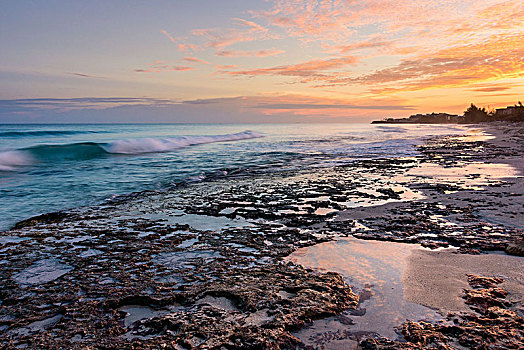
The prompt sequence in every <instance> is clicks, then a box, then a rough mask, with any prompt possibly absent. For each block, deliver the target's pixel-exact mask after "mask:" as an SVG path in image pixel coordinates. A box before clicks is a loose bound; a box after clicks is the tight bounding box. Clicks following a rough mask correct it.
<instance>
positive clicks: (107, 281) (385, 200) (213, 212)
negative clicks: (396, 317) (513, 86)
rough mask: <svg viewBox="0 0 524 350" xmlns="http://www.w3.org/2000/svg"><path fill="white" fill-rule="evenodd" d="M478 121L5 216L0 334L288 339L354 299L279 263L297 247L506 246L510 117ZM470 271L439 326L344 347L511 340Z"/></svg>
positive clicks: (174, 341)
mask: <svg viewBox="0 0 524 350" xmlns="http://www.w3.org/2000/svg"><path fill="white" fill-rule="evenodd" d="M489 128H490V129H489V130H488V131H489V133H493V134H495V135H496V136H497V137H496V138H495V139H491V140H488V139H485V138H484V137H480V136H482V135H481V134H479V133H471V134H469V135H466V137H441V138H436V139H430V140H427V142H426V143H425V144H423V145H420V146H419V147H418V148H419V151H420V155H419V156H417V157H412V158H403V159H378V160H361V161H355V162H353V163H350V164H346V165H342V166H337V167H333V168H318V169H316V171H315V172H313V173H312V172H310V171H309V172H307V171H300V172H292V171H281V172H278V173H270V174H267V173H264V172H261V173H251V174H247V175H246V174H237V175H232V176H229V177H227V178H218V179H215V180H213V181H207V182H202V183H192V184H183V185H179V186H176V187H174V188H172V189H169V190H167V191H162V192H150V193H143V194H136V195H132V196H127V197H125V198H124V197H122V198H119V199H117V200H115V201H114V202H111V203H106V204H104V205H100V206H97V207H89V208H79V209H75V210H71V211H67V212H62V213H54V214H47V215H42V216H40V217H36V218H32V219H29V220H26V221H23V222H20V223H18V224H17V225H16V226H15V227H14V228H13V229H12V230H10V231H6V232H3V233H1V234H0V267H1V269H0V278H1V280H2V281H3V282H2V284H1V286H0V344H1V347H3V348H8V349H10V348H23V347H28V348H73V349H74V348H78V349H84V348H100V349H104V348H108V349H109V348H134V349H151V348H154V349H156V348H175V349H176V348H181V349H182V348H217V349H218V348H231V349H232V348H282V349H284V348H297V347H303V346H304V345H303V344H302V343H301V341H300V340H299V339H298V338H296V337H295V336H293V335H292V332H293V331H296V330H299V329H301V328H302V327H304V326H305V325H306V324H308V323H311V322H313V321H314V320H318V319H322V318H325V317H328V316H334V315H339V314H341V313H342V312H343V311H344V310H347V309H351V308H353V309H356V308H357V307H358V302H359V296H357V295H356V294H355V293H353V292H352V290H351V288H350V286H348V285H347V283H345V281H344V279H343V278H342V276H341V275H339V274H337V273H333V272H320V271H315V270H313V269H307V268H304V267H303V266H300V265H296V264H294V263H292V262H289V261H287V260H284V258H285V257H286V256H288V255H289V254H290V253H291V252H293V251H295V250H296V249H298V248H301V247H307V246H313V245H315V244H318V243H321V242H326V241H329V240H332V239H335V238H337V237H345V236H354V237H357V238H361V239H369V240H382V241H399V242H407V243H419V244H421V245H423V246H425V247H429V248H441V247H451V246H452V247H457V248H459V251H460V252H461V253H466V254H482V253H484V252H486V251H502V250H504V249H508V250H507V251H508V252H509V253H514V252H517V253H518V251H519V250H518V249H519V247H521V243H520V242H521V241H520V240H521V239H522V236H523V232H522V229H523V226H522V225H523V224H522V217H524V197H523V193H524V185H523V183H524V182H523V179H522V178H521V177H518V176H517V175H518V174H517V173H515V174H512V173H511V171H513V169H514V168H516V170H517V171H520V174H523V173H524V172H523V169H522V164H524V160H523V159H522V155H523V154H524V141H523V136H522V135H524V133H522V132H521V130H522V129H523V126H522V125H515V126H512V127H507V126H503V125H500V126H490V127H489ZM494 164H499V165H494ZM504 164H508V165H512V166H513V167H514V168H511V167H509V166H506V167H504ZM508 174H509V175H511V176H512V177H507V176H509V175H508ZM515 247H516V248H515ZM485 277H486V278H482V277H474V276H472V277H471V280H470V283H471V288H472V289H468V290H467V291H465V294H464V298H465V300H466V303H468V304H469V305H471V310H470V311H469V312H466V313H463V314H456V315H450V316H448V318H449V320H450V321H451V322H454V324H455V325H454V326H443V325H435V324H425V323H419V322H415V321H413V322H409V323H406V324H404V325H399V327H401V332H400V333H401V334H402V336H403V339H402V338H401V339H400V340H393V339H389V340H388V339H384V338H380V337H367V336H366V337H362V338H359V339H358V341H359V343H360V346H361V347H362V348H420V347H434V348H454V347H455V346H457V348H460V347H459V346H462V347H471V346H476V345H478V348H483V347H482V346H484V347H488V346H494V347H495V348H518V347H519V346H522V345H523V339H524V335H523V333H522V328H523V327H522V318H521V317H522V316H523V315H522V300H516V301H515V299H511V300H512V301H511V302H508V301H506V300H509V299H506V292H505V291H504V290H503V289H501V288H500V287H498V284H500V283H502V281H501V280H499V279H491V277H494V276H485ZM519 310H520V311H519ZM348 327H351V326H350V325H348ZM495 327H498V328H496V330H495Z"/></svg>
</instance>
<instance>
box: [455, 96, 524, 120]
mask: <svg viewBox="0 0 524 350" xmlns="http://www.w3.org/2000/svg"><path fill="white" fill-rule="evenodd" d="M491 121H512V122H517V121H524V106H523V105H522V102H520V101H519V102H518V104H516V105H514V106H509V107H507V108H505V109H498V110H492V111H488V110H486V108H484V107H483V108H479V107H477V106H475V105H474V104H473V103H472V104H471V106H469V108H468V109H466V111H465V112H464V120H463V123H467V124H469V123H481V122H491Z"/></svg>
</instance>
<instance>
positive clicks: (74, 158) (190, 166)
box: [0, 124, 464, 229]
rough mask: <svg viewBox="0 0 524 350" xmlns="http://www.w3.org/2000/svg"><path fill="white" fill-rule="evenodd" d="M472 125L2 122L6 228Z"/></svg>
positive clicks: (376, 154)
mask: <svg viewBox="0 0 524 350" xmlns="http://www.w3.org/2000/svg"><path fill="white" fill-rule="evenodd" d="M463 131H464V127H459V126H444V125H442V126H438V125H435V126H429V125H402V126H386V125H368V124H230V125H228V124H168V125H166V124H75V125H72V124H60V125H0V228H1V229H6V228H8V227H10V226H11V225H13V224H14V223H16V222H17V221H20V220H22V219H25V218H28V217H31V216H34V215H38V214H42V213H45V212H51V211H56V210H62V209H67V208H73V207H78V206H83V205H93V204H97V203H100V202H103V201H105V200H108V199H112V198H114V197H116V196H119V195H125V194H129V193H132V192H138V191H144V190H157V189H167V188H169V187H170V186H173V185H175V184H177V183H180V182H183V181H189V182H191V181H206V179H208V178H213V177H216V176H226V177H227V176H228V175H231V174H244V175H245V176H254V175H253V174H256V173H260V172H274V171H281V170H284V169H309V168H314V167H318V166H323V167H325V166H334V165H337V164H343V163H346V162H351V161H355V160H358V159H363V158H384V157H403V156H412V155H414V154H415V152H416V151H415V149H414V147H413V145H414V144H416V143H418V142H420V140H421V138H423V137H426V136H431V135H441V134H457V133H462V132H463Z"/></svg>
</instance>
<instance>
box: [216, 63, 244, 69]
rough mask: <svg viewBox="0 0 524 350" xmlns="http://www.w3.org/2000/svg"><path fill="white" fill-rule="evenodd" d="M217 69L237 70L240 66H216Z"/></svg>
mask: <svg viewBox="0 0 524 350" xmlns="http://www.w3.org/2000/svg"><path fill="white" fill-rule="evenodd" d="M215 68H216V69H235V68H238V66H237V65H235V64H225V65H223V64H222V65H221V64H219V65H216V66H215Z"/></svg>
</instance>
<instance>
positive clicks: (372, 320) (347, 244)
mask: <svg viewBox="0 0 524 350" xmlns="http://www.w3.org/2000/svg"><path fill="white" fill-rule="evenodd" d="M414 249H421V248H420V246H418V245H414V244H404V243H392V242H379V241H366V240H359V239H356V238H347V239H342V240H339V241H334V242H327V243H322V244H319V245H316V246H312V247H307V248H302V249H299V250H297V251H296V252H295V253H293V254H292V255H291V256H290V259H291V260H292V261H293V262H295V263H298V264H301V265H304V266H307V267H311V268H314V269H319V270H322V271H335V272H338V273H340V274H342V275H343V276H344V278H345V279H346V281H347V282H348V283H349V284H350V285H351V288H352V289H353V292H354V293H356V294H360V305H359V308H360V309H359V310H356V311H355V310H348V311H346V312H345V313H344V314H343V315H342V316H337V317H330V318H327V319H323V320H319V321H315V322H314V323H313V324H312V325H310V326H309V327H306V328H305V329H303V330H300V331H299V332H297V333H296V334H295V336H297V337H298V338H300V339H301V340H302V341H303V342H304V343H306V344H307V345H312V346H315V347H317V346H322V347H326V348H338V347H339V346H346V348H347V347H351V346H352V345H355V344H356V343H355V339H356V337H357V336H358V334H359V333H360V334H361V333H362V332H364V331H367V332H368V333H369V332H371V333H377V334H379V335H381V336H385V337H388V338H390V339H395V338H397V336H398V335H397V333H396V332H395V327H396V326H399V325H401V324H402V323H403V322H404V321H405V320H408V319H409V320H416V321H418V320H428V321H437V320H439V319H441V318H442V316H441V315H440V314H438V313H437V312H435V311H434V310H432V309H429V308H427V307H424V306H422V305H418V304H414V303H411V302H408V301H406V300H404V296H403V284H402V274H403V272H404V270H405V269H406V266H407V258H408V257H409V255H410V254H411V252H412V251H413V250H414Z"/></svg>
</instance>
